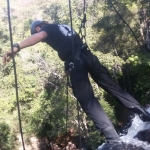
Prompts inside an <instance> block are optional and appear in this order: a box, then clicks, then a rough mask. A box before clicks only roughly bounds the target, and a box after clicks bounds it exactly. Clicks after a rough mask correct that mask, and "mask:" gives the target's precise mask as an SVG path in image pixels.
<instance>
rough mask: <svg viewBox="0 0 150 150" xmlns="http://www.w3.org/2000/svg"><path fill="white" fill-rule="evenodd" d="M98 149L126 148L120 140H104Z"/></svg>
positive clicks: (119, 149) (122, 149)
mask: <svg viewBox="0 0 150 150" xmlns="http://www.w3.org/2000/svg"><path fill="white" fill-rule="evenodd" d="M98 150H127V149H126V147H125V145H124V144H123V142H122V141H116V142H111V143H109V142H106V143H104V144H103V145H101V146H100V147H99V148H98Z"/></svg>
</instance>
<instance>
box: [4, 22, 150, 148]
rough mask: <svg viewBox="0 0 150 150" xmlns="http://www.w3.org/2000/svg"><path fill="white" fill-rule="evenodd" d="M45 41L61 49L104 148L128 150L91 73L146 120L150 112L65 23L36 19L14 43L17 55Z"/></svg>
mask: <svg viewBox="0 0 150 150" xmlns="http://www.w3.org/2000/svg"><path fill="white" fill-rule="evenodd" d="M39 42H45V43H47V44H48V45H49V46H51V47H52V48H53V49H55V50H56V51H57V52H58V55H59V57H60V59H61V60H62V61H64V62H65V69H66V72H69V76H70V81H71V84H72V89H73V92H74V95H75V97H76V98H77V100H78V101H79V103H80V105H81V107H82V109H83V110H84V112H85V113H86V114H87V115H88V117H89V118H91V119H92V121H93V122H94V123H95V125H96V127H97V129H98V130H99V131H102V132H103V133H104V135H105V137H106V141H107V142H106V143H105V144H104V145H103V147H102V150H107V149H110V148H112V149H115V150H125V149H126V148H125V147H124V145H123V143H122V141H121V140H120V137H119V136H118V134H117V132H116V131H115V129H114V127H113V125H112V123H111V122H110V120H109V118H108V117H107V115H106V113H105V112H104V110H103V108H102V107H101V105H100V103H99V102H98V100H97V99H96V98H95V96H94V92H93V89H92V87H91V84H90V81H89V78H88V73H90V75H91V77H92V78H93V80H94V81H95V82H96V83H97V84H98V85H99V86H100V87H102V88H103V89H104V90H106V91H107V92H108V93H110V94H111V95H112V96H114V97H116V99H117V100H119V102H121V103H122V104H123V106H125V107H126V108H128V109H130V110H133V112H135V113H138V114H142V116H143V117H142V119H143V120H144V121H148V120H150V115H149V113H148V112H147V111H145V110H144V109H143V108H142V107H141V106H140V104H139V103H138V102H137V101H136V100H135V99H134V98H133V97H132V96H131V95H129V94H128V93H126V92H125V91H124V90H123V89H121V88H120V87H119V86H118V85H117V84H116V83H114V82H113V81H112V80H111V78H110V76H109V73H108V71H107V69H106V68H105V67H104V66H102V65H101V64H100V62H99V60H98V58H97V57H96V56H94V55H93V54H92V53H91V52H90V50H88V48H87V47H86V46H85V45H83V42H82V40H81V39H80V37H79V35H78V34H77V33H76V32H75V31H74V30H73V29H71V28H70V27H69V26H68V25H64V24H48V23H47V22H45V21H42V20H36V21H34V22H33V23H32V24H31V36H30V37H28V38H27V39H25V40H24V41H22V42H21V43H19V44H14V46H13V52H14V54H16V53H17V52H18V51H19V50H20V49H23V48H25V47H28V46H32V45H35V44H37V43H39ZM11 58H12V51H11V50H9V51H7V52H6V53H5V54H4V56H3V63H4V64H6V62H9V61H10V60H11Z"/></svg>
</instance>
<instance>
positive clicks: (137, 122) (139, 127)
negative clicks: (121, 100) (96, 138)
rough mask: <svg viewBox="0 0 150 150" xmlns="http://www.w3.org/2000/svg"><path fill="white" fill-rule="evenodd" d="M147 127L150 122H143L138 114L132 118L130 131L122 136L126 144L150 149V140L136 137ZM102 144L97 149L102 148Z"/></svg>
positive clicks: (145, 149) (146, 149)
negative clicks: (144, 140) (140, 139)
mask: <svg viewBox="0 0 150 150" xmlns="http://www.w3.org/2000/svg"><path fill="white" fill-rule="evenodd" d="M147 111H148V112H149V113H150V108H148V109H147ZM146 129H150V122H143V121H142V120H141V119H140V118H139V116H138V115H135V117H134V118H133V119H132V123H131V127H130V128H129V129H128V133H127V134H126V135H124V136H121V137H120V138H121V140H122V141H123V142H124V143H125V145H132V146H133V149H134V146H135V147H141V148H142V150H150V144H149V143H148V142H143V141H139V140H138V139H137V138H134V137H135V136H136V135H137V133H138V132H139V131H143V130H146ZM102 145H103V144H102ZM102 145H101V146H99V147H98V149H97V150H100V149H101V147H102ZM130 150H131V149H130Z"/></svg>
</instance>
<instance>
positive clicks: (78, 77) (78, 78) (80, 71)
mask: <svg viewBox="0 0 150 150" xmlns="http://www.w3.org/2000/svg"><path fill="white" fill-rule="evenodd" d="M74 64H75V68H74V69H73V70H72V71H71V74H70V80H71V84H72V88H73V92H74V95H75V97H76V98H77V100H78V101H79V103H80V105H81V107H82V109H83V111H84V112H85V113H86V114H87V116H88V117H89V118H90V119H91V120H92V121H93V122H94V124H95V125H96V127H97V129H98V130H99V131H102V132H103V133H104V135H105V137H106V140H107V141H109V142H111V141H116V140H117V141H119V140H120V138H119V136H118V134H117V133H116V131H115V129H114V127H113V125H112V123H111V122H110V120H109V118H108V117H107V115H106V113H105V112H104V110H103V108H102V107H101V105H100V103H99V102H98V100H97V99H96V98H95V96H94V92H93V89H92V86H91V84H90V81H89V79H88V72H87V70H86V67H85V65H84V64H79V63H78V62H75V63H74Z"/></svg>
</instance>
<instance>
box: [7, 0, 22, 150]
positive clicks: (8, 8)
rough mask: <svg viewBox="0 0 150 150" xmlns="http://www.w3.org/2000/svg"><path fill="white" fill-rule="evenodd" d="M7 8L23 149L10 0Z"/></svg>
mask: <svg viewBox="0 0 150 150" xmlns="http://www.w3.org/2000/svg"><path fill="white" fill-rule="evenodd" d="M7 10H8V22H9V32H10V42H11V50H12V60H13V68H14V77H15V85H16V86H15V89H16V100H17V108H18V119H19V127H20V134H21V140H22V146H23V150H25V145H24V140H23V132H22V124H21V117H20V116H21V115H20V107H19V96H18V84H17V72H16V65H15V58H14V52H13V38H12V30H11V21H10V4H9V0H7Z"/></svg>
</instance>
